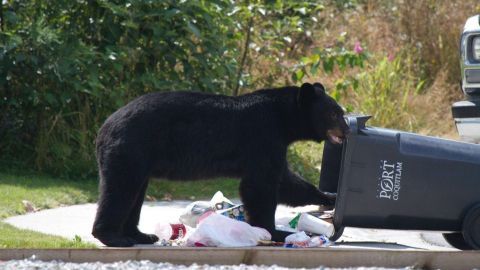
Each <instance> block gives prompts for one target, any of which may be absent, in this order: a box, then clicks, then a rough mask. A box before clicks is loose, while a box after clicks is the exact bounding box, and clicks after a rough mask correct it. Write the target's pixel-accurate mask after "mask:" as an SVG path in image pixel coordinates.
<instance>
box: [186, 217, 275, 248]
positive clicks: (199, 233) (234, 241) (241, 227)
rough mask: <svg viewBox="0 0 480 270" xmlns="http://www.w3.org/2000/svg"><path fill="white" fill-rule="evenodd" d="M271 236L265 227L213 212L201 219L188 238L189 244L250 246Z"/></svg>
mask: <svg viewBox="0 0 480 270" xmlns="http://www.w3.org/2000/svg"><path fill="white" fill-rule="evenodd" d="M271 238H272V236H271V235H270V233H269V232H268V231H267V230H265V229H263V228H258V227H253V226H250V224H248V223H246V222H243V221H238V220H235V219H231V218H228V217H225V216H223V215H220V214H217V213H212V214H210V215H209V216H208V217H206V218H204V219H201V221H200V223H199V225H198V227H197V229H196V230H195V232H194V233H193V234H192V235H191V236H190V237H189V238H188V239H187V246H206V247H248V246H256V245H257V243H258V241H260V240H270V239H271Z"/></svg>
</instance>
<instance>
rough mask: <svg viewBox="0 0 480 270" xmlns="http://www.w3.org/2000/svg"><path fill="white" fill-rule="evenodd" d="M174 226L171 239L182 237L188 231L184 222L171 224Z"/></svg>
mask: <svg viewBox="0 0 480 270" xmlns="http://www.w3.org/2000/svg"><path fill="white" fill-rule="evenodd" d="M170 226H171V227H172V237H170V240H175V239H182V238H183V237H184V236H185V234H186V233H187V228H185V225H183V224H170Z"/></svg>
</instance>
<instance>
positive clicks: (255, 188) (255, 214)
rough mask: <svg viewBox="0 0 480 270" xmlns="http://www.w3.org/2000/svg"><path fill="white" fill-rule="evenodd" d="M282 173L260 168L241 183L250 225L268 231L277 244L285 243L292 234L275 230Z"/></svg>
mask: <svg viewBox="0 0 480 270" xmlns="http://www.w3.org/2000/svg"><path fill="white" fill-rule="evenodd" d="M281 171H282V170H271V169H270V171H269V170H268V169H266V168H264V169H260V168H258V169H257V170H255V171H253V172H251V173H249V174H248V176H245V177H243V178H242V181H241V183H240V197H241V199H242V202H243V205H244V207H245V211H246V218H247V221H248V223H249V224H250V225H252V226H257V227H261V228H264V229H266V230H267V231H268V232H269V233H270V234H271V235H272V240H273V241H276V242H283V241H285V237H286V236H288V235H289V234H291V233H287V232H282V231H277V230H275V210H276V208H277V189H278V182H279V179H280V177H281V175H280V173H279V172H281Z"/></svg>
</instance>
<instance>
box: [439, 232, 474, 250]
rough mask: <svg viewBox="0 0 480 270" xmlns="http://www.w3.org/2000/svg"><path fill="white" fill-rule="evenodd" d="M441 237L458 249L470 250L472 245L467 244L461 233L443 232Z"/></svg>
mask: <svg viewBox="0 0 480 270" xmlns="http://www.w3.org/2000/svg"><path fill="white" fill-rule="evenodd" d="M443 238H444V239H445V241H447V242H448V243H449V244H450V245H451V246H452V247H454V248H458V249H460V250H471V249H472V247H471V246H470V245H469V244H467V242H466V241H465V238H463V234H462V233H459V232H458V233H444V234H443Z"/></svg>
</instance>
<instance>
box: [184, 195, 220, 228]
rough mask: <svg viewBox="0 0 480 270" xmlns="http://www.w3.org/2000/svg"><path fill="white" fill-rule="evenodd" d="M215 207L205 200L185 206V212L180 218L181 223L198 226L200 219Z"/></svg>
mask: <svg viewBox="0 0 480 270" xmlns="http://www.w3.org/2000/svg"><path fill="white" fill-rule="evenodd" d="M213 211H215V209H214V208H213V207H212V204H211V203H210V202H205V201H196V202H193V203H191V204H189V205H188V206H187V208H185V212H184V213H183V214H182V215H181V216H180V218H179V220H180V222H181V223H183V224H185V225H187V226H190V227H192V228H196V227H197V224H198V219H199V218H200V217H201V216H202V215H203V214H205V213H207V212H213Z"/></svg>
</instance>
